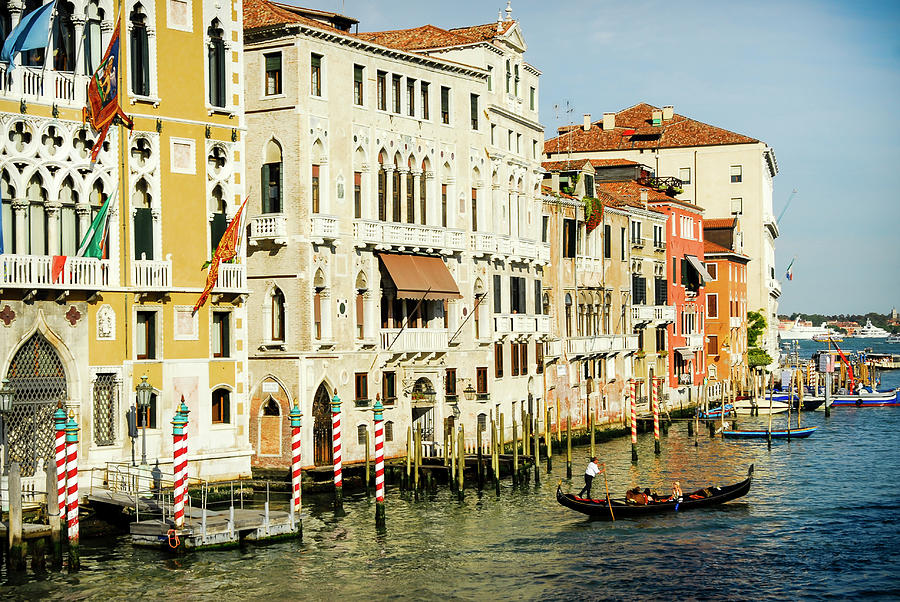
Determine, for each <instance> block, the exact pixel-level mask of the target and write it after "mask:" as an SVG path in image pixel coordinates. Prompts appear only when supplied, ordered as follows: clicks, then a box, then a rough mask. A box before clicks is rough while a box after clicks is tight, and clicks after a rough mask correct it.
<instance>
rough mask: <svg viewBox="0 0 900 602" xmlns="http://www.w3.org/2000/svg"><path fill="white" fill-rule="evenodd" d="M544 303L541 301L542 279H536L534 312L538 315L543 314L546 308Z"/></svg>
mask: <svg viewBox="0 0 900 602" xmlns="http://www.w3.org/2000/svg"><path fill="white" fill-rule="evenodd" d="M542 305H543V303H542V302H541V281H540V280H535V281H534V313H535V314H537V315H541V314H542V313H544V308H543V307H542Z"/></svg>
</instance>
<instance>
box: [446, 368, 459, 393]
mask: <svg viewBox="0 0 900 602" xmlns="http://www.w3.org/2000/svg"><path fill="white" fill-rule="evenodd" d="M444 395H445V396H446V397H448V398H450V397H456V368H447V371H446V372H445V375H444Z"/></svg>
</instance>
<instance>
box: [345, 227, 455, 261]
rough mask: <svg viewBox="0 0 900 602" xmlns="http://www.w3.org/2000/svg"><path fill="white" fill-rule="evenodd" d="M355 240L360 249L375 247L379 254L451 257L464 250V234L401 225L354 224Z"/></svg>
mask: <svg viewBox="0 0 900 602" xmlns="http://www.w3.org/2000/svg"><path fill="white" fill-rule="evenodd" d="M353 238H354V244H355V245H356V246H358V247H363V246H366V245H373V246H374V247H375V248H376V249H378V250H397V251H411V252H413V253H418V252H425V253H440V254H441V255H452V254H454V253H460V252H462V251H463V250H464V249H465V238H464V234H463V231H462V230H451V229H448V228H439V227H435V226H422V225H418V224H404V223H400V222H382V221H378V220H368V219H357V220H354V221H353Z"/></svg>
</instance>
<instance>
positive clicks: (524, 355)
mask: <svg viewBox="0 0 900 602" xmlns="http://www.w3.org/2000/svg"><path fill="white" fill-rule="evenodd" d="M519 372H520V373H521V374H522V376H527V375H528V343H519Z"/></svg>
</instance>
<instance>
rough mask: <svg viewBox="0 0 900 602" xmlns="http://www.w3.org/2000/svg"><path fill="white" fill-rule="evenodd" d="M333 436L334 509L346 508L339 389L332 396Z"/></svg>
mask: <svg viewBox="0 0 900 602" xmlns="http://www.w3.org/2000/svg"><path fill="white" fill-rule="evenodd" d="M331 437H332V442H333V448H332V459H333V460H332V461H333V462H334V509H335V510H338V511H340V510H343V509H344V482H343V478H342V476H341V398H340V397H338V394H337V389H335V390H334V397H332V398H331Z"/></svg>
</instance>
